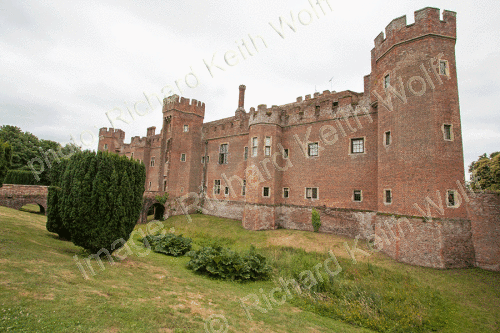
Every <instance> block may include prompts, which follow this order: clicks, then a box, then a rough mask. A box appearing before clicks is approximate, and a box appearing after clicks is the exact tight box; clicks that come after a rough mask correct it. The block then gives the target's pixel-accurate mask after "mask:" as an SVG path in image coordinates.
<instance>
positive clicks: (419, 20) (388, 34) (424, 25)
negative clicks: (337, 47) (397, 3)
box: [372, 7, 457, 61]
mask: <svg viewBox="0 0 500 333" xmlns="http://www.w3.org/2000/svg"><path fill="white" fill-rule="evenodd" d="M456 15H457V14H456V13H455V12H452V11H448V10H445V11H444V12H443V20H441V18H440V13H439V9H438V8H432V7H426V8H423V9H420V10H417V11H415V23H413V24H410V25H407V24H406V15H404V16H401V17H398V18H396V19H394V20H392V21H391V23H389V24H388V25H387V27H386V28H385V36H384V33H383V32H381V33H380V34H379V35H378V36H377V37H376V38H375V41H374V42H375V48H374V51H373V52H372V56H374V57H375V60H377V61H378V60H379V59H380V58H381V57H383V56H384V55H385V54H386V53H387V52H388V51H389V50H390V49H391V48H392V47H394V46H396V45H398V44H401V43H405V42H408V41H411V40H415V39H419V38H423V37H425V36H429V35H433V36H439V37H443V38H448V39H453V40H455V39H456V37H457V25H456Z"/></svg>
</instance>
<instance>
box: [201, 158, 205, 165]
mask: <svg viewBox="0 0 500 333" xmlns="http://www.w3.org/2000/svg"><path fill="white" fill-rule="evenodd" d="M201 164H205V156H202V157H201Z"/></svg>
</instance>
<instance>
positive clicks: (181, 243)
mask: <svg viewBox="0 0 500 333" xmlns="http://www.w3.org/2000/svg"><path fill="white" fill-rule="evenodd" d="M142 242H143V243H144V245H145V246H148V244H149V246H150V247H151V249H152V250H153V251H154V252H158V253H164V254H166V255H169V256H174V257H179V256H183V255H185V254H186V253H187V252H189V251H191V242H192V240H191V238H187V237H182V235H179V236H176V235H174V234H171V233H168V234H166V235H147V236H146V237H145V238H143V239H142Z"/></svg>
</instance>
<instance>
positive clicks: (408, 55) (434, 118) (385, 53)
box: [365, 8, 467, 218]
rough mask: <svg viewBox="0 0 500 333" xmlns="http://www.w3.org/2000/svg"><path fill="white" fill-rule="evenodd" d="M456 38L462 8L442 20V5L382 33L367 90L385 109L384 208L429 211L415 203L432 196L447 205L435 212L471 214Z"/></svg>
mask: <svg viewBox="0 0 500 333" xmlns="http://www.w3.org/2000/svg"><path fill="white" fill-rule="evenodd" d="M455 42H456V13H454V12H450V11H444V12H443V19H442V20H441V19H440V13H439V9H436V8H424V9H421V10H418V11H416V12H415V23H414V24H411V25H407V24H406V16H403V17H400V18H397V19H395V20H393V21H392V22H391V23H390V24H389V25H388V26H387V27H386V36H385V38H384V33H381V34H380V35H379V36H378V37H377V38H376V39H375V48H374V49H373V50H372V52H371V55H372V63H371V64H372V71H371V75H370V76H369V77H367V78H366V81H365V93H370V98H371V102H372V103H371V105H372V107H374V108H377V109H378V138H377V141H378V195H377V196H378V211H379V212H385V213H393V214H402V215H420V216H422V215H424V214H423V212H422V211H419V210H418V208H416V205H415V204H418V205H419V206H420V207H425V206H426V204H425V202H426V197H428V198H430V199H431V200H432V201H433V202H434V203H436V205H437V206H438V207H439V206H441V205H442V209H441V208H440V209H437V208H431V212H432V216H433V217H441V218H443V217H444V218H467V213H466V210H465V205H461V204H460V200H461V198H460V194H459V193H460V192H459V188H458V185H457V181H459V182H461V183H463V182H464V165H463V150H462V133H461V126H460V110H459V104H458V86H457V72H456V64H455ZM366 90H369V91H366ZM437 191H439V196H438V194H437ZM440 202H441V203H440ZM431 206H432V205H431ZM425 213H426V212H425Z"/></svg>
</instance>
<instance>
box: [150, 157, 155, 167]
mask: <svg viewBox="0 0 500 333" xmlns="http://www.w3.org/2000/svg"><path fill="white" fill-rule="evenodd" d="M151 166H152V167H154V166H155V158H154V157H151Z"/></svg>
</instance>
